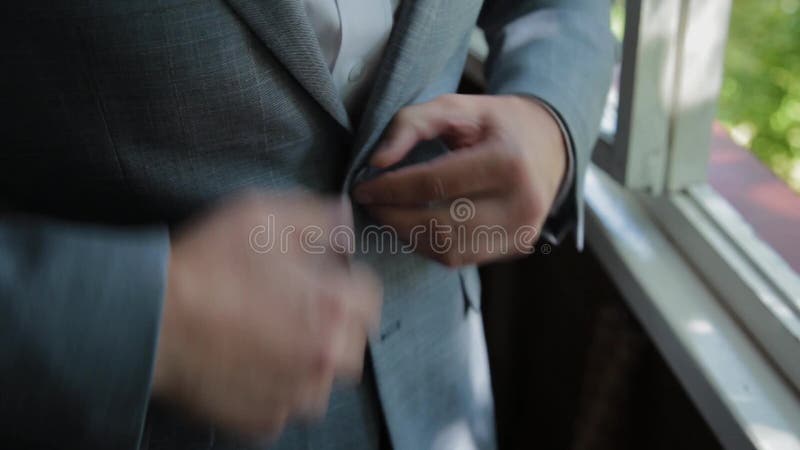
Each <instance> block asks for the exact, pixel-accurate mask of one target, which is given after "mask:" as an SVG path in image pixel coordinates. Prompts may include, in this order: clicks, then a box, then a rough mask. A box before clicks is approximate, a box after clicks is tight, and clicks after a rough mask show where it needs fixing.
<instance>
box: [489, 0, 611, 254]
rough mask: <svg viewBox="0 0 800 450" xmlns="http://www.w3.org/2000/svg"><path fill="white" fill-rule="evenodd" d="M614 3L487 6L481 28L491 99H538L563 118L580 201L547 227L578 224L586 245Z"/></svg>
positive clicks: (495, 0) (547, 0)
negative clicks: (586, 189) (586, 185)
mask: <svg viewBox="0 0 800 450" xmlns="http://www.w3.org/2000/svg"><path fill="white" fill-rule="evenodd" d="M609 10H610V1H609V0H525V1H521V0H487V2H486V3H485V4H484V7H483V10H482V11H481V16H480V18H479V21H478V25H479V26H480V27H481V28H482V29H483V31H484V33H485V34H486V40H487V42H488V44H489V56H488V59H487V61H486V66H485V72H486V78H487V81H488V91H489V93H492V94H522V95H531V96H534V97H537V98H539V99H541V100H542V101H544V102H545V103H546V104H547V105H548V106H550V107H551V108H552V109H553V110H554V111H555V112H556V114H558V116H559V117H560V118H561V119H562V121H563V123H564V125H565V126H566V129H567V132H568V134H569V137H570V140H571V144H572V151H573V152H574V154H573V156H574V161H575V177H574V180H573V186H571V187H570V194H569V195H570V196H571V197H572V198H573V199H574V201H570V202H567V204H565V205H563V206H562V207H561V208H560V209H559V211H558V212H557V214H555V216H553V217H551V218H550V220H549V221H548V223H547V224H546V228H548V229H549V230H550V231H551V233H552V234H553V235H556V236H558V235H563V234H565V232H566V231H568V230H569V229H570V228H571V227H572V226H573V225H577V230H576V231H577V232H576V235H577V237H578V247H579V248H580V247H582V245H583V179H584V175H585V173H586V168H587V167H588V164H589V161H590V159H591V152H592V149H593V147H594V143H595V140H596V139H597V133H598V129H599V125H600V119H601V116H602V113H603V106H604V105H605V99H606V94H607V92H608V87H609V85H610V83H611V73H612V68H613V64H614V38H613V36H612V35H611V31H610V28H609Z"/></svg>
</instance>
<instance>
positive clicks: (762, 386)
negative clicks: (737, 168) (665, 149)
mask: <svg viewBox="0 0 800 450" xmlns="http://www.w3.org/2000/svg"><path fill="white" fill-rule="evenodd" d="M586 202H587V221H586V234H587V240H588V242H589V245H590V246H591V247H592V248H593V249H594V251H595V253H596V254H597V256H598V258H599V259H600V260H601V261H602V262H603V264H604V265H605V266H606V267H607V268H608V270H609V275H610V276H611V278H612V279H614V281H615V282H616V284H617V285H618V286H619V288H620V290H621V292H622V293H623V295H624V296H625V298H626V301H627V302H628V304H629V306H630V307H631V309H632V310H633V311H634V313H635V314H636V315H637V317H638V318H639V320H640V321H641V323H642V324H643V326H644V327H645V328H646V330H647V332H648V334H649V335H650V337H651V338H652V339H653V341H654V342H655V344H656V346H657V347H658V348H659V350H660V352H661V353H662V354H663V356H664V357H665V359H666V360H667V361H668V363H669V364H670V367H671V368H672V369H673V371H674V372H675V374H676V375H677V376H678V378H679V379H680V380H681V383H682V384H683V386H684V388H685V389H686V390H687V392H688V393H689V395H690V396H691V397H692V399H693V401H694V402H695V404H696V405H697V407H698V409H699V410H700V411H701V413H702V414H703V416H704V417H705V419H706V420H707V422H708V423H709V425H710V426H711V427H712V429H713V430H714V432H715V434H716V435H717V436H718V438H719V439H720V442H722V444H723V445H724V446H725V447H726V448H730V449H739V448H741V449H800V397H798V394H797V392H796V391H794V390H793V387H792V385H791V383H790V382H789V381H788V380H787V379H786V378H785V377H783V376H782V375H781V373H780V372H779V371H778V370H777V369H776V368H775V366H773V364H772V362H771V361H770V360H769V359H768V358H767V357H766V356H765V354H764V352H763V351H762V350H761V348H760V347H759V346H758V345H757V344H756V342H755V341H754V340H753V338H752V337H751V336H750V335H748V334H747V333H746V332H745V331H744V330H743V328H742V326H741V325H740V324H739V323H738V322H737V321H736V319H735V317H734V316H733V315H732V313H731V312H730V311H729V310H728V309H726V307H725V306H723V304H722V303H721V302H720V300H719V298H718V297H717V294H716V293H715V292H714V291H713V290H712V288H711V287H710V286H709V284H708V283H707V281H706V280H705V278H704V277H703V276H701V274H700V273H699V272H698V271H696V270H695V269H694V268H693V266H692V264H691V262H690V261H689V260H687V258H686V257H685V255H684V254H683V253H682V250H681V249H679V248H678V247H677V246H676V245H675V244H674V243H673V242H672V240H671V237H670V236H668V235H667V234H665V233H664V232H663V231H662V228H661V225H663V221H662V224H659V221H657V220H656V219H655V218H654V217H653V215H652V212H651V211H650V210H648V209H647V207H646V206H645V205H644V204H643V202H642V200H641V199H639V198H638V197H637V196H636V195H635V194H633V193H631V192H629V191H626V190H625V189H623V188H621V187H620V186H619V184H618V183H616V182H615V181H613V180H612V179H611V178H610V177H608V176H607V175H606V174H605V173H603V172H602V171H601V170H599V169H597V168H596V167H590V169H589V172H588V174H587V178H586Z"/></svg>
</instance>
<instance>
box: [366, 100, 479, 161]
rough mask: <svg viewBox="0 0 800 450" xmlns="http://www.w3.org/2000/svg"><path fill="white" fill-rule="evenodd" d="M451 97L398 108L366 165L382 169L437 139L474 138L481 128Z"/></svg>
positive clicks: (476, 119)
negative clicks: (421, 145) (418, 146)
mask: <svg viewBox="0 0 800 450" xmlns="http://www.w3.org/2000/svg"><path fill="white" fill-rule="evenodd" d="M451 97H454V96H444V97H439V98H437V99H436V100H433V101H430V102H427V103H420V104H418V105H412V106H407V107H405V108H403V109H401V110H400V111H399V112H398V113H397V114H396V115H395V117H394V119H393V120H392V123H391V124H390V125H389V128H388V130H387V131H386V133H385V134H384V137H383V140H382V141H381V143H380V145H379V146H378V149H377V150H376V151H375V153H374V154H373V155H372V158H370V164H371V165H372V166H373V167H377V168H380V169H385V168H387V167H389V166H391V165H393V164H396V163H398V162H400V161H401V160H402V159H403V158H405V157H406V155H408V153H409V152H410V151H411V150H412V149H413V148H414V147H415V146H416V145H417V144H418V143H419V142H422V141H427V140H431V139H435V138H437V137H440V136H447V137H448V139H450V140H455V141H460V140H464V139H465V138H466V140H469V138H470V137H472V136H477V135H478V134H479V133H480V129H481V127H480V123H479V121H478V118H477V117H472V116H471V115H470V113H469V112H468V109H467V108H463V107H458V103H460V102H457V101H453V100H452V98H451ZM455 97H461V96H455Z"/></svg>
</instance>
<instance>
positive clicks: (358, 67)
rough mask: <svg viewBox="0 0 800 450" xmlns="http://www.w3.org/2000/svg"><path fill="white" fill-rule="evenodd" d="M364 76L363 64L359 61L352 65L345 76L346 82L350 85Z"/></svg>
mask: <svg viewBox="0 0 800 450" xmlns="http://www.w3.org/2000/svg"><path fill="white" fill-rule="evenodd" d="M363 75H364V63H363V62H362V61H359V62H357V63H355V64H353V67H352V68H351V69H350V73H349V74H347V80H348V81H350V82H351V83H355V82H356V81H358V80H360V79H361V77H362V76H363Z"/></svg>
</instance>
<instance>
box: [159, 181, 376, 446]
mask: <svg viewBox="0 0 800 450" xmlns="http://www.w3.org/2000/svg"><path fill="white" fill-rule="evenodd" d="M350 214H351V213H350V208H349V205H345V204H343V203H342V202H340V201H327V200H326V201H323V200H321V199H319V198H316V197H311V196H297V195H295V196H290V197H283V198H278V197H269V196H266V195H260V194H253V195H248V196H246V197H244V198H242V199H239V200H236V201H234V202H232V203H231V204H228V205H225V206H223V207H222V208H219V209H217V210H215V211H213V212H212V214H211V215H210V216H208V217H206V218H204V219H202V220H200V221H198V222H196V223H195V224H194V225H193V226H191V227H189V228H188V229H186V230H185V232H183V233H180V234H179V236H178V237H177V239H174V240H173V244H172V252H171V260H170V268H169V275H168V288H167V296H166V300H165V305H164V314H163V320H162V326H161V336H160V339H159V344H158V350H157V357H156V367H155V376H154V387H153V394H154V396H157V397H161V398H164V399H165V400H167V401H170V402H172V403H175V404H177V405H178V406H180V407H183V408H184V409H186V410H187V411H188V412H189V413H191V414H194V415H196V416H198V417H200V418H202V419H204V420H207V421H210V422H211V423H214V424H217V425H220V426H222V427H223V428H227V429H228V430H230V431H233V432H238V433H242V434H244V435H247V436H250V437H257V438H263V437H270V436H274V435H276V434H277V433H279V432H280V430H281V429H282V427H283V425H284V423H285V421H286V420H287V419H292V418H308V417H313V416H318V415H321V414H323V413H324V412H325V409H326V407H327V402H328V398H329V395H330V391H331V388H332V384H333V382H334V379H339V380H344V381H355V380H357V379H358V378H359V377H360V376H361V371H362V366H363V361H364V351H365V347H366V341H367V335H368V333H369V332H370V331H371V330H372V329H374V328H375V327H376V326H377V324H378V321H379V315H380V303H381V287H380V283H379V281H378V280H377V279H376V277H375V276H374V275H372V274H371V273H370V272H368V271H367V270H366V269H364V268H363V267H359V266H350V264H349V263H348V261H347V259H346V257H345V256H344V255H342V254H340V253H337V252H334V251H332V250H331V249H330V248H325V250H326V251H325V252H324V254H319V252H318V250H319V249H320V247H321V246H323V244H325V243H329V242H330V240H329V233H330V232H331V230H332V229H333V228H334V227H337V226H340V225H348V224H349V223H350V220H351V218H350ZM308 226H311V227H318V228H316V229H317V230H322V234H315V233H311V234H314V236H311V238H310V239H311V240H313V242H311V244H313V247H309V241H308V239H309V236H308V235H307V234H306V235H304V234H303V231H304V230H310V229H309V228H307V227H308ZM282 233H283V234H282ZM270 239H272V241H270ZM301 239H306V240H307V241H306V242H305V245H304V243H302V242H301ZM270 242H272V243H273V244H274V245H273V246H272V247H268V245H269V243H270ZM267 249H268V251H267ZM309 249H311V250H313V253H316V254H310V250H309Z"/></svg>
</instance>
